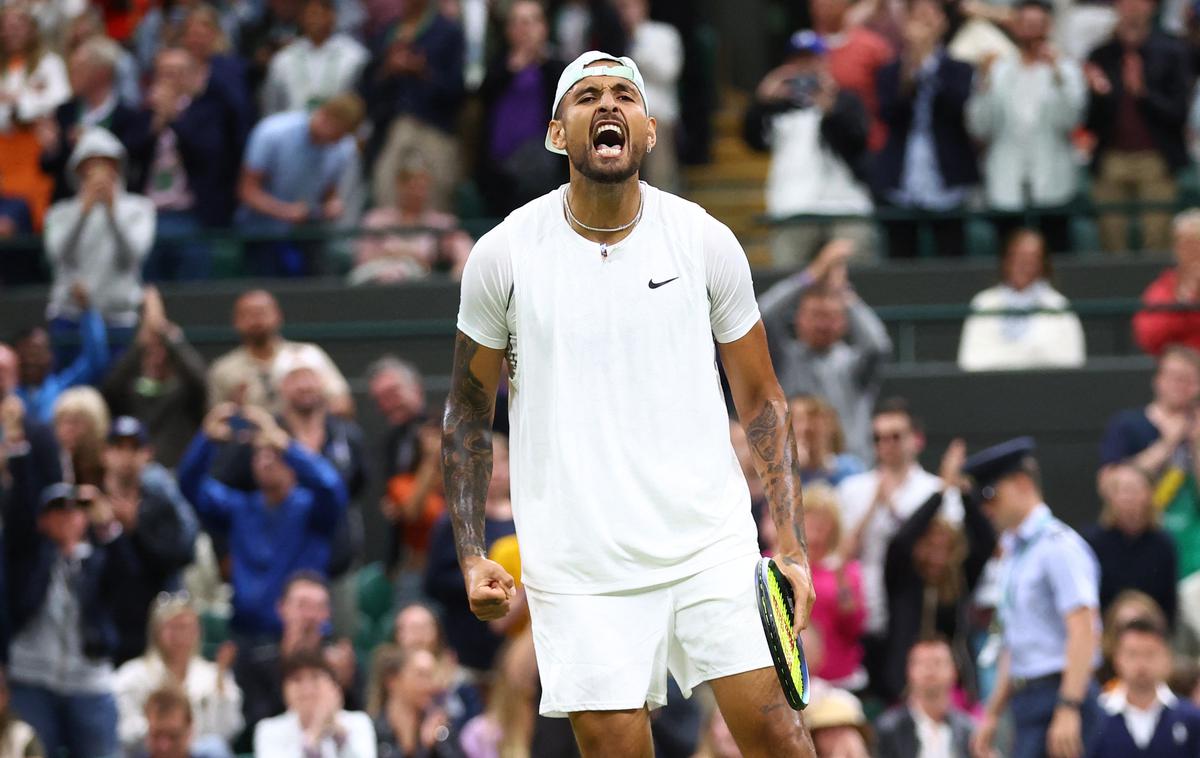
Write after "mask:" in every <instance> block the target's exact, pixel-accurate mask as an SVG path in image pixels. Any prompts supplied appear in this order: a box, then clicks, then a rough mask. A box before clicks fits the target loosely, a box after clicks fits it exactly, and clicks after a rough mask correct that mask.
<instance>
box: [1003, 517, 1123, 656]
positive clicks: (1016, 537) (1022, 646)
mask: <svg viewBox="0 0 1200 758" xmlns="http://www.w3.org/2000/svg"><path fill="white" fill-rule="evenodd" d="M1001 544H1003V546H1004V558H1003V561H1002V566H1001V590H1002V593H1003V594H1002V596H1001V602H1000V619H1001V623H1002V624H1003V627H1004V647H1005V648H1006V649H1007V650H1008V654H1009V675H1010V676H1013V677H1018V678H1023V679H1030V678H1033V677H1039V676H1045V675H1046V674H1054V673H1057V672H1060V671H1062V670H1063V668H1064V667H1065V665H1066V653H1067V649H1066V643H1067V628H1066V623H1065V622H1064V617H1065V616H1066V615H1067V614H1068V613H1070V612H1071V611H1074V610H1076V609H1078V608H1092V609H1098V608H1099V607H1100V564H1099V562H1098V561H1097V560H1096V556H1095V554H1094V553H1093V552H1092V549H1091V547H1089V546H1088V544H1087V543H1086V542H1084V540H1083V538H1082V537H1080V536H1079V535H1078V534H1077V533H1076V532H1075V530H1074V529H1072V528H1071V527H1069V526H1067V525H1066V524H1064V523H1063V522H1061V521H1059V520H1058V519H1056V518H1054V515H1053V514H1052V513H1051V512H1050V508H1049V507H1048V506H1046V504H1045V503H1042V504H1041V505H1039V506H1038V507H1036V508H1034V509H1033V511H1032V512H1030V514H1029V515H1028V516H1027V517H1026V518H1025V520H1024V521H1022V522H1021V525H1020V526H1018V527H1017V528H1016V529H1015V530H1013V531H1011V532H1008V533H1006V534H1005V535H1004V537H1003V538H1002V541H1001ZM1098 655H1099V653H1097V656H1098ZM1097 662H1098V661H1097Z"/></svg>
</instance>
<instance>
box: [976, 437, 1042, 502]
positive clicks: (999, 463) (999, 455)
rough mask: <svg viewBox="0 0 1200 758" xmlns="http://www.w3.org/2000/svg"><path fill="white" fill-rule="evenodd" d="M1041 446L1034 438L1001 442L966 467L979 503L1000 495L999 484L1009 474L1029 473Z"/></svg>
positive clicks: (980, 454) (977, 454)
mask: <svg viewBox="0 0 1200 758" xmlns="http://www.w3.org/2000/svg"><path fill="white" fill-rule="evenodd" d="M1035 449H1037V445H1036V444H1035V443H1034V441H1033V437H1017V438H1016V439H1012V440H1008V441H1007V442H1001V443H1000V444H999V445H993V446H992V447H989V448H987V449H986V450H980V451H979V452H978V453H976V454H975V455H972V456H971V457H970V458H968V459H967V461H966V463H964V464H963V473H964V474H966V475H967V476H969V477H971V481H972V482H973V487H972V491H973V495H974V496H975V499H976V501H978V502H983V501H985V500H991V499H992V498H993V497H995V496H996V490H995V485H996V482H998V481H1000V480H1001V479H1003V478H1004V477H1006V476H1008V475H1009V474H1015V473H1017V472H1018V471H1026V470H1028V468H1027V465H1028V462H1030V461H1032V460H1033V452H1034V450H1035Z"/></svg>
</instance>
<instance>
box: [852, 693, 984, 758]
mask: <svg viewBox="0 0 1200 758" xmlns="http://www.w3.org/2000/svg"><path fill="white" fill-rule="evenodd" d="M946 721H947V722H948V723H949V724H950V735H951V736H950V743H951V749H952V750H953V751H954V752H953V753H952V754H951V755H953V756H954V758H970V755H971V752H970V745H971V734H972V733H973V732H974V731H975V725H974V723H973V722H972V721H971V717H970V716H968V715H967V714H965V713H963V712H962V711H959V710H955V709H953V708H952V709H951V710H950V711H949V712H948V713H947V714H946ZM875 729H876V732H877V736H878V745H877V752H876V755H878V756H879V758H915V756H917V755H919V754H920V753H921V740H920V739H919V738H918V737H917V722H916V720H915V719H914V718H913V715H912V711H911V710H909V708H908V706H907V705H897V706H894V707H892V708H891V709H889V710H887V711H885V712H884V713H883V714H882V715H880V717H879V719H878V720H877V721H876V722H875Z"/></svg>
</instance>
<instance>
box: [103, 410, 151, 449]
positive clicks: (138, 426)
mask: <svg viewBox="0 0 1200 758" xmlns="http://www.w3.org/2000/svg"><path fill="white" fill-rule="evenodd" d="M128 439H133V440H137V442H138V444H139V445H145V444H146V441H147V437H146V427H145V426H143V425H142V422H141V421H138V420H137V419H136V418H134V417H133V416H117V418H116V420H114V421H113V423H112V426H111V427H109V430H108V441H109V442H116V441H117V440H128Z"/></svg>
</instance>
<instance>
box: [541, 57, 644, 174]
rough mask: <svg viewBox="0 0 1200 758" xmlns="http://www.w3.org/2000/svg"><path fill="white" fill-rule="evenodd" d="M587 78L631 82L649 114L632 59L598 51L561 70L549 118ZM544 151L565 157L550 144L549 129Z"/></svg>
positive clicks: (642, 88) (638, 73)
mask: <svg viewBox="0 0 1200 758" xmlns="http://www.w3.org/2000/svg"><path fill="white" fill-rule="evenodd" d="M596 61H617V62H618V63H619V64H620V65H612V64H611V63H610V64H606V65H603V66H593V65H592V64H593V63H595V62H596ZM589 76H618V77H620V78H622V79H628V80H629V81H631V82H633V86H635V87H637V89H638V92H640V93H641V95H642V104H643V105H644V106H645V107H646V113H649V112H650V104H649V103H647V102H646V82H645V80H644V79H642V72H641V71H639V70H638V66H637V64H636V63H634V62H633V59H632V58H627V57H624V56H617V55H609V54H608V53H603V52H600V51H599V50H589V51H588V52H586V53H584V54H583V55H581V56H579V57H578V58H576V59H575V60H573V61H572V62H571V64H570V65H569V66H567V67H566V68H565V69H563V72H562V76H560V77H558V89H556V90H555V92H554V105H552V106H551V107H550V118H551V119H553V118H554V114H555V113H557V112H558V104H559V103H561V102H562V99H563V97H565V96H566V94H567V91H568V90H570V89H571V88H572V87H574V86H575V85H576V84H578V83H579V82H580V80H583V79H586V78H588V77H589ZM546 149H547V150H549V151H550V152H552V153H558V154H559V155H566V154H567V151H566V150H559V149H558V148H557V147H554V145H552V144H550V129H549V127H547V129H546Z"/></svg>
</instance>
